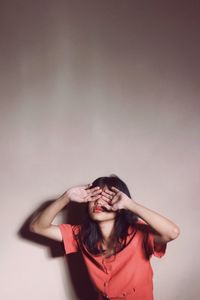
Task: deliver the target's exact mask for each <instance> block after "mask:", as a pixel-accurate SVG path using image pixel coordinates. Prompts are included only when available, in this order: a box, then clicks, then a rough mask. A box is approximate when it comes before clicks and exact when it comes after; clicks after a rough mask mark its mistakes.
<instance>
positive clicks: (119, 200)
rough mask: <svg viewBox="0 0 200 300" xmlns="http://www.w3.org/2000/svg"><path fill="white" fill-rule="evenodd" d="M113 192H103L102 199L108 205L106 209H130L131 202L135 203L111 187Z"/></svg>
mask: <svg viewBox="0 0 200 300" xmlns="http://www.w3.org/2000/svg"><path fill="white" fill-rule="evenodd" d="M111 190H112V191H111ZM111 190H109V189H105V191H104V192H102V199H103V200H104V201H105V202H104V203H107V204H104V206H105V208H106V209H108V210H111V211H116V210H118V209H128V207H129V206H128V204H129V203H130V201H132V202H133V200H132V199H130V198H129V197H128V196H127V195H126V194H125V193H123V192H121V191H120V190H118V189H117V188H115V187H111Z"/></svg>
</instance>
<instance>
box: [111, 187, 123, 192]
mask: <svg viewBox="0 0 200 300" xmlns="http://www.w3.org/2000/svg"><path fill="white" fill-rule="evenodd" d="M111 190H113V191H115V192H116V193H118V192H121V191H120V190H118V189H117V188H116V187H114V186H112V187H111Z"/></svg>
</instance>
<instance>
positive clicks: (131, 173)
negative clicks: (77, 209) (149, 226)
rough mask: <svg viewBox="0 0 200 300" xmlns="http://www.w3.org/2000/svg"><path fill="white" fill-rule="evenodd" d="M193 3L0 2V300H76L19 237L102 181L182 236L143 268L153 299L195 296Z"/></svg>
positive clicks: (55, 261) (55, 267)
mask: <svg viewBox="0 0 200 300" xmlns="http://www.w3.org/2000/svg"><path fill="white" fill-rule="evenodd" d="M197 3H198V1H92V0H91V1H53V0H50V1H1V3H0V5H1V9H0V14H1V17H0V22H1V26H0V30H1V57H0V59H1V67H0V82H1V89H0V93H1V95H0V101H1V106H0V110H1V116H0V128H1V157H0V159H1V210H0V211H1V273H2V274H1V283H2V287H1V299H6V300H11V299H20V300H26V299H29V300H33V299H34V300H35V299H37V300H44V299H48V300H53V299H59V300H65V299H67V300H71V299H73V300H75V299H78V296H76V292H75V290H76V287H75V288H74V286H73V282H76V284H77V285H79V280H80V278H77V279H75V281H73V280H72V279H71V275H70V274H71V271H70V270H71V267H72V266H71V267H70V266H69V265H68V264H67V263H66V260H65V259H64V258H63V257H62V256H61V257H57V258H54V257H53V256H52V253H51V252H50V250H49V247H46V246H45V244H48V243H47V242H46V241H44V240H36V239H35V238H33V237H32V236H31V235H29V234H28V233H25V234H23V238H22V236H21V235H19V234H17V233H18V231H19V230H21V227H22V225H23V223H24V222H25V220H26V219H27V218H28V216H29V215H30V214H31V213H32V212H33V211H34V210H35V209H36V208H37V207H38V206H39V205H41V204H42V203H43V202H45V201H46V200H50V199H55V197H58V196H59V195H60V194H61V193H63V192H64V191H65V190H66V189H67V188H68V187H70V186H73V185H77V184H82V183H88V182H91V181H92V180H94V179H95V178H97V177H99V176H104V175H109V174H110V173H116V174H118V176H120V177H121V178H122V179H123V180H124V181H125V182H126V183H127V185H128V186H129V188H130V191H131V193H132V196H133V197H134V198H135V200H137V201H138V202H139V203H141V204H143V205H145V206H147V207H149V208H151V209H153V210H156V211H157V212H159V213H161V214H163V215H164V216H166V217H168V218H170V219H171V220H172V221H174V222H175V223H177V224H178V225H179V226H180V228H181V235H180V237H179V238H178V239H177V240H176V241H174V242H171V243H169V244H168V251H167V254H166V256H165V257H163V258H162V259H158V258H152V265H153V267H154V279H155V299H156V300H168V299H170V300H175V299H178V300H179V299H181V300H189V299H195V300H196V299H198V298H199V297H200V288H199V284H198V281H199V276H200V272H199V269H198V266H197V261H198V260H199V258H198V250H199V247H200V241H199V239H200V238H199V236H200V235H199V232H198V229H199V209H200V204H199V201H198V200H199V199H198V196H199V152H200V149H199V146H200V139H199V132H200V122H199V113H200V102H199V101H200V100H199V99H200V89H199V86H200V85H199V84H200V82H199V78H200V74H199V73H200V68H199V67H200V63H199V53H200V43H199V36H200V34H199V31H200V27H199V26H200V18H199V10H200V7H199V4H197ZM62 220H63V219H62V218H61V216H60V218H58V219H57V220H55V222H57V223H59V222H62ZM34 241H35V242H34ZM41 243H42V245H41ZM72 263H73V260H72ZM82 279H83V278H82ZM72 281H73V282H72Z"/></svg>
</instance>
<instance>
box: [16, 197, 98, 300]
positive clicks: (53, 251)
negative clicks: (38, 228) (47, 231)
mask: <svg viewBox="0 0 200 300" xmlns="http://www.w3.org/2000/svg"><path fill="white" fill-rule="evenodd" d="M53 201H54V200H48V201H46V202H44V203H43V204H42V205H41V206H40V207H39V208H38V209H37V210H36V211H35V212H34V213H32V214H31V215H30V216H29V217H28V218H27V219H26V220H25V222H24V223H23V225H22V227H21V228H20V229H19V231H18V232H17V235H18V236H19V237H20V238H23V239H26V240H28V241H30V242H34V243H36V244H39V245H43V246H45V247H47V249H48V256H49V258H57V257H61V256H64V255H65V251H64V245H63V243H60V242H58V241H54V240H52V239H49V238H46V237H43V236H41V235H39V234H36V233H34V232H31V231H30V229H29V225H30V223H31V222H32V220H33V219H34V218H35V217H36V216H37V215H38V214H39V213H40V212H41V211H43V210H44V209H45V208H46V207H47V206H48V205H50V203H52V202H53ZM85 208H86V207H85V204H82V205H80V204H76V203H70V204H69V205H68V206H67V209H64V210H63V212H64V220H67V221H64V222H63V223H70V224H80V223H81V222H82V221H83V218H84V216H85V213H84V212H85ZM65 263H66V268H67V269H68V270H69V274H70V276H71V282H72V286H73V288H74V291H75V293H76V295H77V298H78V299H80V300H88V299H92V300H96V299H97V293H96V291H95V290H94V288H93V285H92V283H91V281H90V278H89V274H88V271H87V268H86V266H85V264H84V262H83V259H82V256H81V254H80V252H77V253H72V254H68V255H67V256H65ZM77 278H78V284H77Z"/></svg>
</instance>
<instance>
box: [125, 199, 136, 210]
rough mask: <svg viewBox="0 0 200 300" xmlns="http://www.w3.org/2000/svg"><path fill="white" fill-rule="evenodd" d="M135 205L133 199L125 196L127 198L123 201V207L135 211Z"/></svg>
mask: <svg viewBox="0 0 200 300" xmlns="http://www.w3.org/2000/svg"><path fill="white" fill-rule="evenodd" d="M136 206H137V203H136V202H135V201H134V200H133V199H131V198H129V197H127V199H126V201H125V209H127V210H130V211H132V212H135V208H136Z"/></svg>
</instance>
